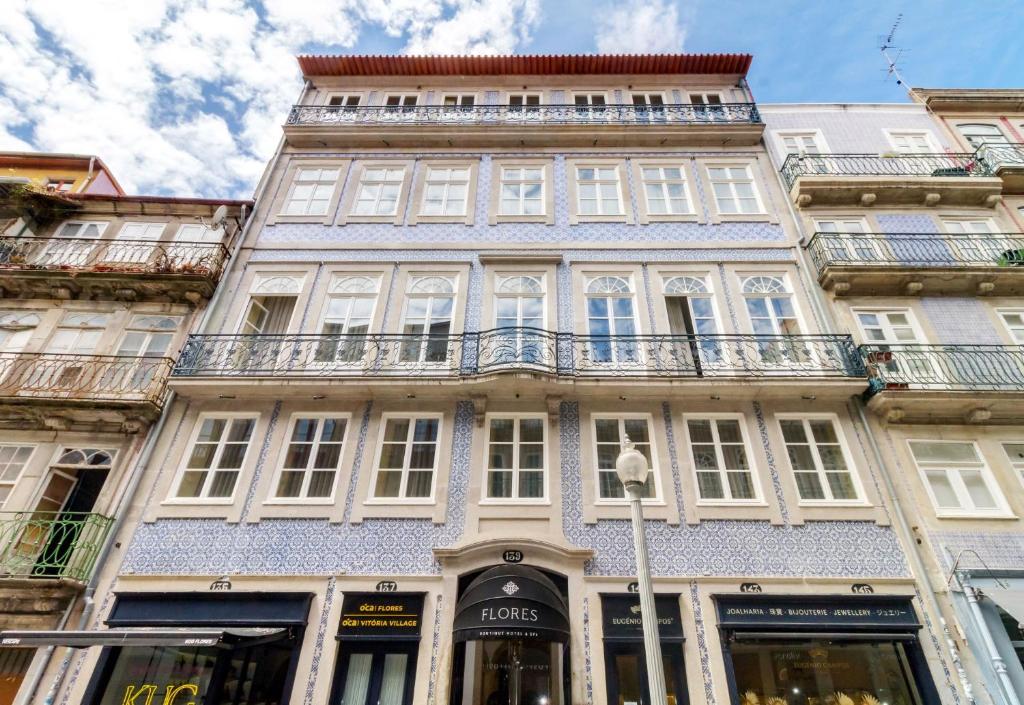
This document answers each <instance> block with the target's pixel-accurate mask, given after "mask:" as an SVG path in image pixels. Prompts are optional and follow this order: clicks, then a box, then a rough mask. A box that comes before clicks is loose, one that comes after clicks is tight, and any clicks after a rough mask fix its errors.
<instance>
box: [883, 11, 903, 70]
mask: <svg viewBox="0 0 1024 705" xmlns="http://www.w3.org/2000/svg"><path fill="white" fill-rule="evenodd" d="M901 22H903V13H902V12H901V13H900V14H898V15H896V21H895V22H893V23H892V27H891V28H890V29H889V34H887V35H886V36H885V38H884V39H882V45H881V46H880V47H879V50H880V51H881V52H882V57H883V58H884V59H885V64H886V75H887V76H892V77H894V78H895V79H896V85H897V86H904V85H906V81H904V80H903V75H902V74H901V73H900V70H899V68H898V66H897V64H898V63H899V61H900V59H902V58H903V49H901V48H900V47H898V46H896V45H895V44H894V43H893V42H894V41H895V38H896V30H897V29H899V26H900V23H901ZM894 54H895V56H894Z"/></svg>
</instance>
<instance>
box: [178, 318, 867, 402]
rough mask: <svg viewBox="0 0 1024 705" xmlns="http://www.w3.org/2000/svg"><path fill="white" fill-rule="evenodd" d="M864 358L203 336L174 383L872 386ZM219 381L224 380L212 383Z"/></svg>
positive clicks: (493, 338)
mask: <svg viewBox="0 0 1024 705" xmlns="http://www.w3.org/2000/svg"><path fill="white" fill-rule="evenodd" d="M864 374H865V370H864V366H863V363H862V361H861V359H860V357H859V355H858V354H857V351H856V348H855V347H854V345H853V342H852V340H851V338H850V337H849V336H845V335H807V336H783V335H779V336H756V335H712V336H703V335H702V336H694V335H690V336H675V335H653V336H586V335H574V334H571V333H552V332H549V331H544V330H539V329H533V328H509V329H498V330H491V331H484V332H480V333H464V334H461V335H450V336H432V335H425V336H420V335H340V336H339V335H280V336H273V335H260V336H249V335H193V336H191V337H190V338H189V340H188V343H187V344H186V346H185V349H184V351H183V352H182V354H181V356H180V358H179V359H178V364H177V366H176V367H175V369H174V374H173V376H172V379H171V384H172V385H174V386H175V389H177V390H179V391H183V392H184V391H185V390H186V389H187V390H188V392H189V393H192V394H203V393H206V394H209V393H213V392H214V391H223V389H224V388H225V384H233V385H237V386H240V387H244V388H245V389H246V392H245V393H246V394H259V393H260V391H259V387H260V386H262V385H266V384H267V382H274V381H277V383H276V384H273V385H272V388H271V389H270V390H264V391H263V393H264V394H280V387H279V385H280V384H287V385H294V386H300V385H303V386H309V385H312V386H324V385H332V384H343V385H348V386H352V385H355V386H365V387H367V388H370V387H375V388H378V389H379V388H381V387H382V386H383V385H387V384H388V383H393V382H395V381H400V382H401V384H402V386H401V388H402V389H403V390H405V389H407V386H408V385H409V384H410V383H414V384H415V383H416V382H417V381H419V380H422V381H424V382H428V383H431V384H432V385H433V386H437V384H438V383H439V382H440V383H442V384H443V383H444V382H446V381H447V382H458V383H460V384H465V383H483V384H486V385H487V387H488V389H492V388H497V387H500V385H501V384H507V385H509V386H510V388H511V387H513V386H516V385H519V386H520V387H521V386H522V380H523V378H524V377H532V378H534V379H537V380H538V381H539V382H540V387H542V388H547V389H550V390H554V389H557V388H564V387H566V386H572V385H576V384H583V385H586V384H608V383H613V384H614V383H629V384H633V385H636V384H638V383H644V384H651V385H653V386H655V387H658V386H659V385H660V386H663V385H664V384H692V383H693V382H699V383H700V385H699V388H700V389H702V390H705V391H706V389H707V388H708V386H709V385H714V384H716V383H719V382H722V383H726V384H727V385H730V386H735V384H736V382H737V381H744V382H747V381H750V380H751V379H761V380H764V381H765V382H766V383H768V384H777V385H780V386H786V387H790V388H791V387H792V384H793V382H794V380H804V381H805V382H806V383H807V384H808V385H809V386H810V387H815V386H820V385H821V384H822V382H824V381H825V380H829V379H834V380H847V381H853V382H854V384H855V386H856V387H857V389H858V390H859V389H862V388H863V377H864ZM211 379H214V380H216V383H215V384H213V385H211V384H210V381H211Z"/></svg>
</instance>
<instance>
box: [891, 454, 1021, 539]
mask: <svg viewBox="0 0 1024 705" xmlns="http://www.w3.org/2000/svg"><path fill="white" fill-rule="evenodd" d="M906 443H907V452H908V453H910V459H911V461H913V463H914V467H916V468H917V473H918V477H919V478H920V479H921V482H922V484H924V489H925V492H927V493H928V499H929V500H931V503H932V508H933V509H934V510H935V516H936V517H938V518H940V519H946V518H972V519H985V518H996V519H1005V518H1008V517H1012V516H1013V514H1012V512H1011V511H1010V507H1009V505H1008V504H1007V503H1006V495H1005V494H1003V490H1002V488H1001V487H1000V486H999V483H998V482H997V481H996V478H995V475H993V474H992V468H990V467H989V464H988V460H987V459H986V458H985V454H984V453H982V452H981V448H980V447H979V446H978V442H977V441H964V440H956V439H937V438H908V439H906ZM912 443H942V444H949V443H956V444H958V445H971V446H972V447H973V448H974V452H975V454H976V456H977V457H978V463H977V465H976V466H975V465H970V466H968V465H963V464H956V463H939V462H936V461H925V464H924V465H922V464H921V463H920V462H918V460H917V456H916V455H914V447H913V446H912V445H911V444H912ZM1000 451H1001V452H1003V453H1004V454H1005V452H1006V451H1005V450H1004V449H1003V448H1002V446H1000ZM967 467H971V468H974V467H977V469H978V470H979V474H980V476H981V480H982V482H984V483H985V487H986V488H987V489H988V491H989V494H991V495H992V499H993V500H994V501H995V503H996V507H995V508H994V509H973V508H972V509H964V508H963V506H964V499H965V498H966V499H967V500H968V502H971V504H972V505H973V501H971V499H970V494H969V493H968V492H967V490H966V489H965V486H964V482H963V479H962V478H961V476H960V473H959V472H958V471H957V469H958V468H967ZM928 469H941V470H945V471H946V477H947V478H949V484H950V487H952V489H953V493H954V494H955V495H956V497H957V500H958V501H959V502H960V506H961V508H960V509H949V508H940V507H939V502H938V500H937V499H936V498H935V491H934V490H932V483H931V482H930V481H929V480H928V473H927V470H928Z"/></svg>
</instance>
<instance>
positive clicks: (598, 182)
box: [573, 163, 626, 218]
mask: <svg viewBox="0 0 1024 705" xmlns="http://www.w3.org/2000/svg"><path fill="white" fill-rule="evenodd" d="M619 166H620V165H619V164H586V163H583V164H574V165H573V178H574V179H575V180H576V215H577V217H578V218H608V217H612V218H614V217H621V216H624V215H626V206H625V199H624V198H623V194H622V172H621V170H620V169H619ZM581 169H593V170H594V172H595V174H594V175H595V177H597V176H598V175H599V174H600V171H601V170H602V169H611V170H612V171H613V172H615V195H616V199H617V203H618V210H616V211H615V212H614V213H605V212H603V211H602V208H603V206H602V205H601V203H602V197H601V186H602V185H605V184H609V183H611V181H610V180H608V179H602V178H593V179H582V178H580V170H581ZM583 184H594V185H595V186H596V190H595V193H596V195H597V198H596V199H595V201H594V202H595V203H596V205H597V212H596V213H584V212H583V189H582V188H581V186H582V185H583Z"/></svg>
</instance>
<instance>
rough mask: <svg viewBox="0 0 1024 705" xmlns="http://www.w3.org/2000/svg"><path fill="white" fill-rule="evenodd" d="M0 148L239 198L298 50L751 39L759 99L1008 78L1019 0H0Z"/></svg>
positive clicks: (1006, 82) (126, 179)
mask: <svg viewBox="0 0 1024 705" xmlns="http://www.w3.org/2000/svg"><path fill="white" fill-rule="evenodd" d="M4 6H5V9H4V22H2V23H0V66H4V70H3V71H2V72H0V149H6V150H45V151H63V152H82V153H95V154H98V155H99V156H101V157H102V158H103V159H104V160H105V161H106V162H107V163H108V165H109V166H110V167H111V168H112V169H113V170H114V172H115V173H116V174H117V176H118V178H119V179H120V180H121V181H122V183H124V184H125V186H126V187H127V188H128V189H129V190H130V191H133V192H137V193H158V194H177V195H201V196H208V197H217V196H248V195H250V194H251V193H252V189H253V186H254V184H255V182H256V179H257V178H258V176H259V174H260V172H261V171H262V168H263V166H264V164H265V162H266V160H267V159H268V158H269V157H270V156H271V154H272V153H273V150H274V147H275V145H276V143H277V140H278V137H279V134H280V124H281V122H282V120H283V118H284V116H285V115H286V113H287V109H288V106H289V105H290V104H291V102H292V101H293V100H294V97H295V96H296V95H297V93H298V90H299V88H300V85H301V79H300V76H299V74H298V71H297V68H296V64H295V61H294V58H293V57H294V55H295V54H296V53H300V52H306V53H312V52H319V53H341V52H357V53H465V52H469V53H590V52H596V51H605V52H608V51H614V52H633V53H638V52H668V51H686V52H749V53H751V54H753V55H754V64H753V68H752V71H751V74H750V77H749V78H750V83H751V86H752V88H753V90H754V94H755V96H756V97H757V99H758V100H759V101H760V102H763V103H767V102H865V101H881V102H898V101H903V100H905V99H906V97H905V91H904V90H903V89H901V88H900V87H899V86H897V85H896V84H895V82H894V81H893V80H892V79H890V78H887V76H886V73H885V64H884V61H883V59H882V57H881V55H880V54H879V51H878V44H879V41H880V38H881V37H882V36H883V35H885V34H886V33H887V32H888V30H889V28H890V26H891V25H892V23H893V22H894V21H895V19H896V17H897V15H898V14H900V13H903V21H902V23H901V25H900V27H899V30H898V31H897V34H896V42H895V43H896V44H897V45H898V46H900V47H902V48H903V50H904V51H903V54H902V58H901V61H900V68H901V70H902V72H903V74H904V77H905V79H906V80H907V81H908V82H909V83H910V84H911V85H916V86H922V87H942V86H945V87H952V86H955V87H1022V88H1024V80H1021V78H1022V71H1021V67H1022V66H1024V42H1021V41H1020V37H1021V35H1022V33H1024V2H1022V0H990V1H989V2H986V3H985V4H984V6H983V8H982V6H981V5H980V4H979V3H976V2H965V1H964V0H960V1H953V0H931V1H927V0H888V1H884V2H883V1H878V0H870V1H861V2H845V3H839V2H798V1H797V0H782V1H779V0H770V1H762V2H755V1H754V0H144V2H140V1H139V0H88V2H81V1H80V0H47V2H43V3H40V2H37V1H33V0H5V2H4Z"/></svg>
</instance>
